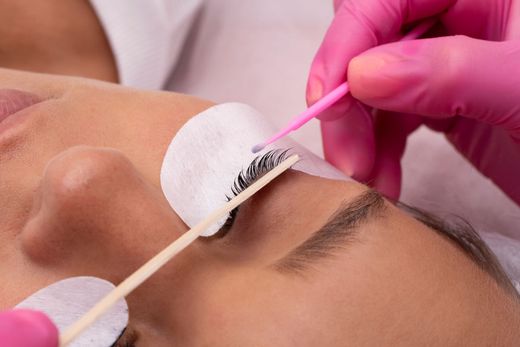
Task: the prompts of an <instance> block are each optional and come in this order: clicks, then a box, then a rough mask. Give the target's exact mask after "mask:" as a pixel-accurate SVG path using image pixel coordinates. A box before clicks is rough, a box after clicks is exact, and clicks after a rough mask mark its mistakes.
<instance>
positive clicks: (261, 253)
mask: <svg viewBox="0 0 520 347" xmlns="http://www.w3.org/2000/svg"><path fill="white" fill-rule="evenodd" d="M6 88H9V89H18V90H25V91H28V92H31V93H34V94H35V95H37V96H38V98H41V99H42V100H44V101H42V102H40V103H38V104H36V105H33V106H31V107H30V108H27V109H25V110H23V111H21V112H20V113H19V114H18V115H21V114H25V116H24V117H23V118H24V121H22V122H18V124H16V126H13V127H11V128H10V129H9V130H8V131H4V132H3V133H1V134H0V182H1V183H0V196H1V197H2V198H1V200H0V201H1V203H2V207H1V208H0V230H1V231H2V232H1V233H0V257H1V259H2V262H1V264H0V278H4V279H9V280H7V281H4V283H3V284H2V286H1V288H0V309H6V308H9V307H11V306H13V305H15V304H16V303H17V302H19V301H21V300H22V299H24V298H25V297H26V296H28V295H30V294H31V293H33V292H34V291H36V290H37V289H39V288H42V287H44V286H46V285H48V284H50V283H52V282H54V281H57V280H60V279H63V278H66V277H70V276H77V275H91V276H97V277H101V278H105V279H107V280H110V281H112V282H113V283H119V282H120V281H121V280H123V279H124V278H125V277H126V276H128V275H129V274H130V273H132V272H133V271H134V270H135V269H137V267H139V266H140V265H142V264H143V263H144V262H145V261H147V260H148V259H149V258H151V257H152V256H153V255H154V254H156V253H157V252H158V251H159V250H161V249H162V248H164V247H165V246H166V245H168V244H169V243H170V242H172V241H173V240H175V239H176V238H178V237H179V236H180V235H181V234H182V233H184V232H186V231H187V230H188V228H187V227H186V225H184V223H183V222H182V221H181V219H180V218H179V216H177V215H176V213H175V212H174V211H172V210H171V208H170V207H169V205H168V203H167V202H166V200H165V198H164V197H163V195H162V193H161V190H160V185H159V170H160V165H161V161H162V157H163V155H164V153H165V151H166V147H167V145H168V144H169V142H170V140H171V138H172V136H173V135H174V134H175V133H176V132H177V130H178V129H179V128H180V127H181V126H182V125H183V124H184V123H185V122H186V121H187V120H188V119H189V118H190V117H192V116H193V115H195V114H197V113H198V112H201V111H202V110H204V109H206V108H208V107H209V106H211V103H210V102H207V101H203V100H199V99H196V98H193V97H188V96H185V95H179V94H174V93H165V92H142V91H137V90H132V89H126V88H121V87H118V86H115V85H112V84H108V83H101V82H95V81H91V80H86V79H78V78H70V77H57V76H50V75H40V74H33V73H27V72H19V71H12V70H5V69H1V70H0V89H6ZM18 115H17V116H18ZM316 187H319V189H316ZM194 189H196V187H194ZM365 190H366V188H365V187H364V186H363V185H361V184H358V183H356V182H340V181H331V180H326V179H322V178H318V177H312V176H308V175H305V174H302V173H298V172H288V173H286V174H284V175H283V176H281V177H280V178H279V179H277V180H276V181H275V182H273V183H271V184H270V185H269V186H268V187H266V189H264V190H262V191H261V192H259V193H258V194H256V195H255V196H254V197H253V198H252V199H251V200H249V201H248V202H246V203H245V204H244V205H243V206H242V208H241V210H240V212H239V214H238V216H237V219H236V221H235V224H234V226H233V227H232V229H231V230H230V231H229V233H228V234H227V235H226V236H224V237H222V238H213V239H200V240H197V241H195V243H194V244H193V245H191V246H190V247H189V248H188V249H186V250H185V251H184V252H182V253H181V254H179V255H178V256H177V257H176V258H175V259H174V260H173V261H172V262H170V263H169V264H168V265H167V266H165V267H164V268H163V269H161V270H160V271H159V272H158V273H156V274H155V275H154V276H153V277H152V278H151V279H150V280H148V281H147V282H146V283H144V284H143V285H142V286H141V287H139V288H138V289H137V290H136V291H135V292H133V293H132V294H131V295H130V296H129V297H128V298H127V300H128V303H129V307H130V325H129V334H128V335H127V336H130V337H131V336H133V335H137V336H138V339H137V343H136V345H138V346H140V345H142V346H170V345H172V344H175V345H182V346H206V345H212V346H251V345H259V346H264V345H276V346H294V345H298V346H316V345H327V346H344V345H345V344H349V345H356V346H357V345H397V344H399V345H433V344H435V345H462V344H465V345H485V344H491V343H493V344H496V341H500V344H503V345H508V344H509V345H514V341H518V338H520V337H519V336H513V334H518V329H514V328H513V327H515V326H518V324H520V319H519V312H520V310H519V307H518V303H516V302H514V301H513V299H511V298H510V296H508V295H507V294H505V292H504V291H503V290H502V289H500V288H498V286H497V285H496V284H495V282H494V281H493V280H492V279H491V278H490V277H489V276H488V275H487V274H485V273H483V272H482V271H481V270H480V269H478V268H477V267H476V266H475V265H474V264H473V263H472V262H471V261H470V260H469V259H468V258H467V257H466V256H465V255H464V254H463V253H462V252H461V251H460V250H459V249H458V248H457V247H455V246H454V245H453V244H452V243H450V242H448V241H446V240H445V239H444V238H442V237H441V236H439V235H438V234H436V233H434V232H432V231H431V230H429V229H428V228H427V227H425V226H424V225H422V224H421V223H419V222H417V221H416V220H415V219H413V218H411V217H409V216H407V215H406V214H404V213H403V212H401V211H399V210H398V209H396V208H395V207H393V206H392V205H390V204H388V203H387V205H388V206H387V209H386V211H385V212H384V214H383V215H382V216H380V217H378V218H376V219H374V220H372V221H370V222H368V223H366V224H363V225H361V231H360V233H359V235H358V242H354V243H351V244H349V245H344V246H343V247H342V248H341V249H340V250H338V251H336V252H335V254H334V255H333V256H331V257H328V258H325V259H322V260H320V261H319V262H316V263H314V264H313V265H312V266H311V267H310V268H308V269H306V270H305V271H304V272H303V273H302V274H294V273H283V272H280V271H278V270H277V269H276V268H275V267H274V266H273V264H275V263H276V262H277V260H279V259H280V258H282V257H284V256H286V255H287V254H288V253H289V252H291V250H293V249H294V248H295V247H297V246H298V245H300V244H301V243H302V242H303V241H305V240H306V239H307V238H308V237H309V236H311V234H312V233H313V232H315V231H316V230H318V229H319V228H320V227H321V226H322V225H323V224H324V223H325V222H326V221H327V219H328V218H329V217H330V216H331V215H332V214H333V213H334V211H336V209H337V208H338V206H339V205H340V204H341V203H342V202H344V201H351V200H352V199H354V198H355V197H356V196H358V195H359V194H361V193H362V192H363V191H365ZM446 317H449V319H447V318H446ZM497 339H498V340H497Z"/></svg>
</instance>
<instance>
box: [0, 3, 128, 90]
mask: <svg viewBox="0 0 520 347" xmlns="http://www.w3.org/2000/svg"><path fill="white" fill-rule="evenodd" d="M0 38H1V42H0V66H1V67H5V68H14V69H20V70H26V71H35V72H47V73H53V74H60V75H73V76H84V77H90V78H95V79H99V80H104V81H110V82H117V80H118V77H117V70H116V65H115V61H114V58H113V56H112V51H111V49H110V46H109V44H108V40H107V38H106V37H105V34H104V32H103V29H102V27H101V25H100V23H99V21H98V18H97V16H96V14H95V12H94V10H93V9H92V7H91V6H90V3H89V1H88V0H75V1H68V0H46V1H33V2H31V3H30V4H28V3H26V2H23V1H17V0H0Z"/></svg>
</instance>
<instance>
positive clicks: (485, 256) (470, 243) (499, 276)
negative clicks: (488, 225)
mask: <svg viewBox="0 0 520 347" xmlns="http://www.w3.org/2000/svg"><path fill="white" fill-rule="evenodd" d="M395 204H396V206H397V207H399V208H400V209H401V210H403V211H405V212H407V213H408V214H410V215H411V216H412V217H414V218H415V219H417V220H418V221H420V222H422V223H423V224H424V225H426V226H428V227H429V228H431V229H432V230H434V231H436V232H437V233H438V234H439V235H441V236H443V237H445V238H447V239H448V240H450V241H451V242H452V243H453V244H455V245H456V246H457V247H459V248H460V249H462V251H463V252H464V254H466V256H468V257H469V258H470V259H471V260H472V261H473V262H474V263H475V264H476V265H477V266H478V267H479V268H480V269H482V270H483V271H485V272H486V273H488V274H489V275H490V276H491V277H492V278H493V279H494V280H495V281H496V283H497V284H498V285H499V286H500V287H501V288H503V289H504V290H505V291H506V292H507V293H508V294H510V295H511V296H513V297H514V298H515V299H516V300H518V301H520V293H518V291H517V290H516V288H515V286H514V285H513V281H512V280H511V278H509V276H508V275H507V273H506V272H505V271H504V269H503V267H502V265H501V264H500V261H499V260H498V258H497V257H496V255H495V253H493V251H492V250H491V249H490V248H489V247H488V246H487V244H486V243H485V242H484V240H482V238H481V237H480V235H479V234H478V233H477V232H476V231H475V229H474V228H473V227H472V226H471V225H470V224H469V223H468V222H467V221H466V220H465V219H464V218H462V217H459V216H455V217H456V218H455V219H454V220H453V221H451V222H447V221H445V220H442V219H440V218H439V217H437V216H434V215H432V214H431V213H428V212H426V211H424V210H421V209H420V208H416V207H411V206H408V205H406V204H404V203H402V202H397V203H395Z"/></svg>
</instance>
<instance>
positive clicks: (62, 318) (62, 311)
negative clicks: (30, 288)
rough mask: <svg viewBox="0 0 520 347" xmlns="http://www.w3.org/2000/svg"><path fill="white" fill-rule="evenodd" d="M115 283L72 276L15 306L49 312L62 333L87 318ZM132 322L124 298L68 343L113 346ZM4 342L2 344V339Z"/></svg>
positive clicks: (95, 346) (74, 345)
mask: <svg viewBox="0 0 520 347" xmlns="http://www.w3.org/2000/svg"><path fill="white" fill-rule="evenodd" d="M114 288H115V286H114V285H113V284H112V283H110V282H108V281H105V280H103V279H101V278H97V277H86V276H81V277H71V278H67V279H64V280H61V281H58V282H55V283H53V284H51V285H49V286H47V287H45V288H42V289H40V290H39V291H37V292H36V293H34V294H32V295H31V296H29V297H28V298H26V299H25V300H24V301H22V302H20V303H19V304H18V305H16V307H15V308H24V309H32V310H37V311H41V312H43V313H45V314H46V315H47V316H48V317H49V318H50V319H51V321H52V322H53V323H54V325H56V327H57V328H58V330H59V332H60V333H63V332H64V330H65V329H67V328H68V327H69V326H71V325H72V324H74V323H75V322H76V321H77V320H79V319H80V318H81V317H83V316H84V315H85V314H86V313H87V312H88V311H89V310H90V309H91V308H92V307H93V306H94V305H95V304H97V303H98V301H100V300H101V299H103V298H104V297H105V296H106V295H107V294H108V293H110V292H111V291H112V290H113V289H114ZM127 324H128V306H127V304H126V301H125V300H124V299H121V300H119V301H118V302H117V303H116V304H115V305H114V306H112V308H110V309H109V310H108V311H107V312H106V313H105V314H103V315H102V316H101V317H100V318H99V319H98V320H96V321H95V322H94V323H93V324H92V326H90V328H88V329H86V330H85V331H84V332H83V333H82V334H81V335H79V336H78V337H77V338H76V339H75V340H74V341H72V342H71V343H70V344H69V345H68V346H70V347H87V346H88V347H109V346H112V345H113V344H114V342H115V341H116V340H117V339H118V338H119V336H120V335H121V333H122V332H123V330H124V329H125V328H126V326H127ZM0 345H2V343H1V341H0Z"/></svg>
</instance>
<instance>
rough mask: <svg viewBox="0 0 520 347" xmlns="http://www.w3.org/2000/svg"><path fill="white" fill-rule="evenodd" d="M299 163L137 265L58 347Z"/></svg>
mask: <svg viewBox="0 0 520 347" xmlns="http://www.w3.org/2000/svg"><path fill="white" fill-rule="evenodd" d="M298 160H299V157H298V155H292V156H291V157H289V158H287V159H285V160H284V161H283V162H281V163H280V164H279V165H278V166H276V167H275V168H274V169H272V170H271V171H269V172H268V173H266V174H265V175H264V176H262V177H260V178H259V179H258V180H257V181H256V182H255V183H253V184H252V185H251V186H249V187H248V188H247V189H245V190H244V191H243V192H242V193H240V194H238V195H237V196H236V197H234V198H233V199H231V200H230V201H229V202H227V203H226V204H225V205H224V206H222V207H221V208H219V209H218V210H216V211H214V212H213V213H211V214H210V215H209V216H208V217H207V218H206V219H205V220H203V221H202V222H200V223H199V224H197V225H195V226H194V227H193V228H191V229H190V230H189V231H187V232H186V233H184V234H182V236H180V237H179V238H178V239H177V240H175V241H174V242H172V243H171V244H170V245H169V246H168V247H166V248H165V249H163V250H162V251H161V252H159V253H158V254H157V255H155V256H154V257H153V258H152V259H150V260H149V261H148V262H147V263H146V264H144V265H143V266H141V268H139V269H138V270H137V271H136V272H134V273H133V274H131V275H130V276H129V277H128V278H127V279H125V280H124V281H123V282H121V284H119V285H118V286H117V287H116V288H114V290H113V291H111V292H110V293H108V294H107V296H105V297H104V298H103V299H101V300H100V301H99V302H98V303H97V304H96V305H95V306H94V307H92V309H90V311H88V312H87V313H86V314H85V315H84V316H83V317H81V318H80V319H79V320H78V321H77V322H76V323H74V324H73V325H72V326H70V327H69V328H68V329H67V330H66V331H65V332H64V333H63V334H61V335H60V346H67V345H68V344H69V343H70V342H72V340H74V339H75V338H76V337H77V336H78V335H79V334H81V332H83V330H85V329H87V328H88V327H89V326H90V325H91V324H92V323H94V322H95V321H96V320H97V319H98V318H99V317H100V316H101V315H103V314H104V313H105V312H106V311H107V310H108V309H110V308H111V307H112V305H114V304H115V303H116V302H117V301H119V300H120V299H122V298H124V297H125V296H127V295H128V294H130V293H131V292H132V291H133V290H134V289H135V288H137V287H138V286H139V285H140V284H141V283H143V282H144V281H146V280H147V279H148V278H149V277H150V276H151V275H153V274H154V273H155V272H156V271H157V270H159V269H160V268H161V267H162V266H163V265H164V264H166V263H167V262H168V261H169V260H170V259H172V258H173V257H174V256H175V255H177V254H178V253H179V252H180V251H182V250H183V249H184V248H186V247H188V246H189V245H190V244H191V243H192V242H193V241H195V240H196V239H197V237H199V236H200V234H201V233H202V232H203V231H204V230H206V229H207V228H208V227H209V226H211V225H213V224H214V223H215V222H217V221H218V220H219V219H221V218H222V217H224V216H226V215H227V214H228V213H229V212H230V211H231V210H233V209H234V208H235V207H237V206H238V205H240V204H241V203H243V202H244V201H245V200H247V199H248V198H249V197H251V196H252V195H253V194H255V193H256V192H258V191H259V190H260V189H262V188H263V187H264V186H266V185H267V184H268V183H269V182H271V181H272V180H273V179H275V178H276V177H278V176H279V175H281V174H282V173H283V172H284V171H286V170H287V169H289V168H290V167H291V166H293V165H294V164H295V163H296V162H297V161H298Z"/></svg>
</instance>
